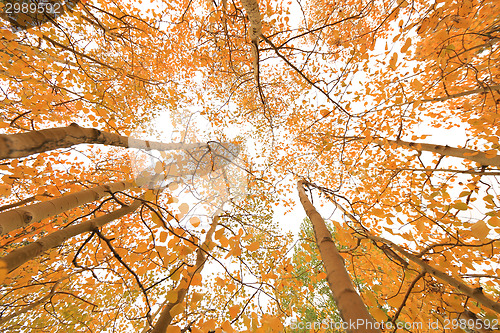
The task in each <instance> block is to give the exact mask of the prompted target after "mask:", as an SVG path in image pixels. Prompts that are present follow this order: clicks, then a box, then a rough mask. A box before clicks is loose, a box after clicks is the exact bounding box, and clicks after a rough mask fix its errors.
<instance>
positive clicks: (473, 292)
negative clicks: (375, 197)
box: [332, 200, 500, 313]
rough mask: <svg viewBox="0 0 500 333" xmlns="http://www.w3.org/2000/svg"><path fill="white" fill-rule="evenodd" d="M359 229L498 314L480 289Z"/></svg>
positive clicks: (499, 307) (499, 310)
mask: <svg viewBox="0 0 500 333" xmlns="http://www.w3.org/2000/svg"><path fill="white" fill-rule="evenodd" d="M332 202H333V203H334V204H335V206H337V207H338V208H339V209H340V210H341V211H342V212H343V213H344V215H345V216H347V217H349V219H351V220H352V221H353V222H354V224H355V225H357V226H360V227H362V225H361V223H360V222H359V221H358V220H357V219H356V218H355V217H354V216H353V215H352V214H350V213H349V212H348V211H346V210H345V209H344V207H342V206H341V205H340V204H338V203H337V202H335V201H334V200H332ZM360 229H363V234H364V236H365V237H366V238H368V239H371V240H372V241H375V242H378V243H382V244H385V245H388V246H389V247H390V248H391V249H392V250H396V251H398V252H399V253H401V255H403V256H404V257H406V258H407V259H408V260H410V261H411V262H413V263H415V264H417V265H419V266H420V267H421V268H422V269H423V270H424V271H425V272H426V273H429V274H431V275H433V276H435V277H436V278H438V279H440V280H442V281H444V282H446V283H448V284H449V285H451V286H453V287H455V288H457V289H458V290H459V291H460V292H462V293H463V294H464V295H466V296H469V297H470V298H472V299H474V300H476V301H477V302H478V303H480V304H482V305H483V306H485V307H487V308H489V309H491V310H493V311H495V312H497V313H500V303H497V302H495V301H493V300H491V299H489V298H488V297H486V295H484V294H483V292H482V291H481V290H480V289H475V288H471V287H469V286H468V285H466V284H465V283H464V282H462V281H459V280H457V279H455V278H453V277H451V276H449V275H448V274H446V273H444V272H442V271H440V270H438V269H436V268H434V267H432V266H431V265H429V264H427V263H426V262H425V261H424V260H422V259H420V258H419V257H417V256H415V255H413V254H411V253H409V252H407V251H406V250H405V249H404V248H402V247H401V246H399V245H396V244H394V243H393V242H391V241H390V240H387V239H384V238H381V237H377V236H372V235H370V234H369V233H368V231H366V229H364V228H360Z"/></svg>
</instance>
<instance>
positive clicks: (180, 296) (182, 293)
mask: <svg viewBox="0 0 500 333" xmlns="http://www.w3.org/2000/svg"><path fill="white" fill-rule="evenodd" d="M218 225H219V216H215V217H214V219H213V222H212V225H211V226H210V229H209V230H208V232H207V236H206V237H205V241H204V242H203V244H202V245H201V246H200V247H199V248H198V249H197V250H196V263H195V267H196V269H195V270H194V271H193V273H189V277H188V278H187V279H186V278H183V279H182V282H181V283H180V284H181V285H185V286H187V287H184V288H179V290H178V292H177V300H176V301H175V302H169V303H167V305H165V307H164V308H163V310H162V311H161V314H160V318H159V319H158V321H157V322H156V324H155V326H154V327H153V330H152V331H151V333H165V332H166V331H167V328H168V326H169V325H170V323H171V322H172V319H173V316H172V315H171V314H170V311H171V310H172V308H173V307H174V306H176V305H178V304H181V303H182V302H183V301H184V298H185V297H186V295H187V292H188V290H189V284H190V281H191V279H192V278H193V276H194V275H195V274H196V273H200V272H201V270H202V269H203V266H204V265H205V261H206V255H205V252H206V251H208V250H209V249H210V242H212V235H213V233H214V232H215V228H216V227H217V226H218Z"/></svg>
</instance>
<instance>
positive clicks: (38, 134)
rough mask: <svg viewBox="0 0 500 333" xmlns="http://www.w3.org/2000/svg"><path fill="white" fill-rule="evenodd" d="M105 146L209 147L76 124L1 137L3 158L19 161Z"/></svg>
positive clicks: (168, 148) (152, 147) (203, 144)
mask: <svg viewBox="0 0 500 333" xmlns="http://www.w3.org/2000/svg"><path fill="white" fill-rule="evenodd" d="M81 143H88V144H102V145H109V146H116V147H125V148H140V149H144V150H152V149H155V150H179V149H193V148H198V147H202V146H206V143H194V144H186V143H162V142H154V141H147V140H139V139H133V138H129V137H127V136H122V135H118V134H113V133H108V132H104V131H101V130H98V129H95V128H84V127H80V126H79V125H77V124H71V125H69V126H67V127H56V128H49V129H43V130H39V131H31V132H26V133H19V134H1V135H0V159H6V158H19V157H25V156H28V155H31V154H36V153H42V152H46V151H49V150H54V149H59V148H68V147H71V146H74V145H77V144H81Z"/></svg>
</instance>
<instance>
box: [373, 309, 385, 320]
mask: <svg viewBox="0 0 500 333" xmlns="http://www.w3.org/2000/svg"><path fill="white" fill-rule="evenodd" d="M370 313H371V315H372V316H373V319H375V320H376V321H378V322H383V321H385V320H386V319H387V315H386V314H385V312H384V311H383V310H382V309H380V308H371V309H370Z"/></svg>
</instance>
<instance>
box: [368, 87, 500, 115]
mask: <svg viewBox="0 0 500 333" xmlns="http://www.w3.org/2000/svg"><path fill="white" fill-rule="evenodd" d="M498 90H500V85H499V84H497V85H494V86H489V87H486V88H477V89H473V90H467V91H462V92H459V93H456V94H451V95H448V96H441V97H435V98H427V99H423V100H417V101H410V102H405V103H399V104H393V105H388V106H385V107H383V108H381V109H377V110H374V111H383V110H387V109H390V108H394V107H401V106H404V105H410V104H415V103H429V102H444V101H447V100H450V99H453V98H459V97H463V96H468V95H473V94H482V93H490V92H491V93H492V92H494V91H498Z"/></svg>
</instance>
